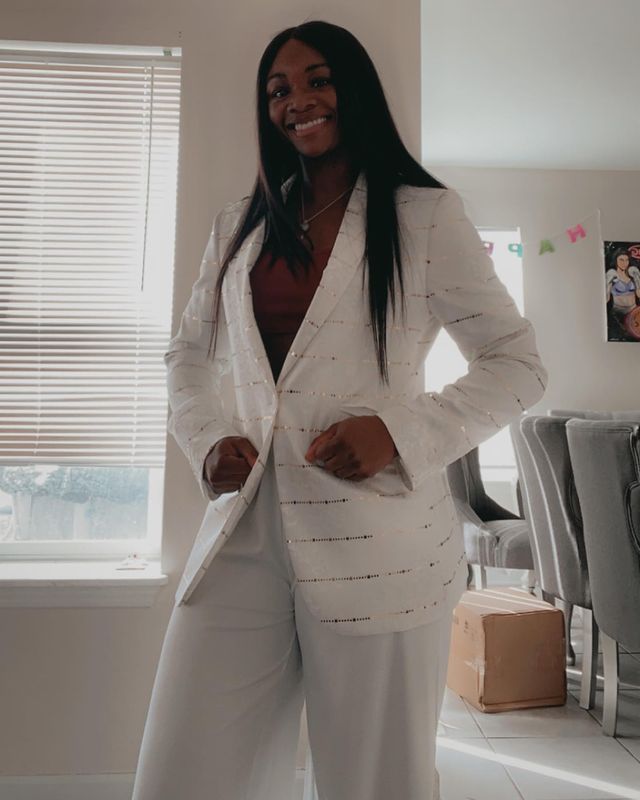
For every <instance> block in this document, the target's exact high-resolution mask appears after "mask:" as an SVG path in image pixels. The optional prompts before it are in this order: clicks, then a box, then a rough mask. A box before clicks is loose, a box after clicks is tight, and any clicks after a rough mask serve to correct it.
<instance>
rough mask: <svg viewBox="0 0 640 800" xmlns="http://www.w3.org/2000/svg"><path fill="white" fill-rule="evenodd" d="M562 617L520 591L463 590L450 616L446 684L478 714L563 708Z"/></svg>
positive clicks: (564, 672)
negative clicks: (546, 707) (553, 707)
mask: <svg viewBox="0 0 640 800" xmlns="http://www.w3.org/2000/svg"><path fill="white" fill-rule="evenodd" d="M565 664H566V661H565V635H564V615H563V613H562V611H561V610H560V609H559V608H555V606H552V605H550V604H549V603H546V602H545V601H544V600H539V599H538V598H537V597H535V596H534V595H531V594H529V593H528V592H526V591H524V590H521V589H512V588H504V589H503V588H500V589H483V590H480V591H467V592H465V593H464V594H463V596H462V599H461V600H460V603H459V604H458V605H457V606H456V608H455V609H454V612H453V627H452V631H451V650H450V654H449V669H448V673H447V686H448V687H449V688H450V689H451V690H452V691H454V692H455V693H456V694H459V695H460V696H461V697H464V698H465V700H468V701H469V702H470V703H471V705H473V706H475V708H477V709H479V710H480V711H488V712H495V711H512V710H514V709H517V708H536V707H538V706H559V705H564V703H566V700H567V676H566V670H565Z"/></svg>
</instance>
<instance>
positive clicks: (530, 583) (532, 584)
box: [527, 569, 536, 594]
mask: <svg viewBox="0 0 640 800" xmlns="http://www.w3.org/2000/svg"><path fill="white" fill-rule="evenodd" d="M527 588H528V590H529V594H534V592H535V588H536V571H535V569H528V570H527Z"/></svg>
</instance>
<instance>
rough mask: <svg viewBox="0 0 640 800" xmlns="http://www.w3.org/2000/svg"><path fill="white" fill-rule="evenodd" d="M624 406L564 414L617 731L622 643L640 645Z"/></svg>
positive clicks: (634, 504) (628, 420) (638, 508)
mask: <svg viewBox="0 0 640 800" xmlns="http://www.w3.org/2000/svg"><path fill="white" fill-rule="evenodd" d="M622 414H624V417H622V416H618V417H617V418H615V419H579V418H574V419H570V420H569V421H568V422H567V441H568V446H569V453H570V457H571V463H572V466H573V473H574V476H575V484H576V490H577V494H578V497H579V500H580V508H581V510H582V518H583V530H584V543H585V549H586V557H587V564H588V569H589V582H590V587H591V599H592V603H593V613H594V616H595V618H596V621H597V623H598V626H599V628H600V638H601V641H602V653H603V663H604V704H603V716H602V727H603V733H605V734H606V735H607V736H615V735H616V728H617V720H618V685H619V657H618V646H619V645H622V646H624V647H625V648H626V649H627V650H638V649H639V648H640V411H638V412H622ZM634 417H635V419H634Z"/></svg>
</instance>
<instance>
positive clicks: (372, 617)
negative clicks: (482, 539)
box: [320, 553, 465, 623]
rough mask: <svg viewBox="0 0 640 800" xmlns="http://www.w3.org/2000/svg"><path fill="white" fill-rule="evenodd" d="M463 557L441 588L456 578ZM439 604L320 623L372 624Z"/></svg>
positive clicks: (327, 620) (330, 619)
mask: <svg viewBox="0 0 640 800" xmlns="http://www.w3.org/2000/svg"><path fill="white" fill-rule="evenodd" d="M464 557H465V554H464V553H462V555H461V556H460V558H458V560H457V562H456V566H455V569H454V571H453V574H452V576H451V577H450V578H449V580H447V581H445V582H444V583H443V584H442V587H443V588H444V587H446V586H449V584H450V583H452V581H453V579H454V578H455V576H456V573H457V572H458V567H459V566H460V563H461V562H462V560H463V559H464ZM441 602H442V600H434V601H433V602H432V603H429V604H428V605H424V606H422V608H405V609H402V610H401V611H386V612H383V613H381V614H369V615H367V616H365V617H334V618H327V619H325V618H321V619H320V621H321V622H328V623H340V622H373V620H376V619H384V618H385V617H394V616H399V615H401V614H416V613H420V612H422V611H429V610H431V608H433V607H434V606H437V605H440V603H441Z"/></svg>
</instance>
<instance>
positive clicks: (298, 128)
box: [288, 115, 331, 137]
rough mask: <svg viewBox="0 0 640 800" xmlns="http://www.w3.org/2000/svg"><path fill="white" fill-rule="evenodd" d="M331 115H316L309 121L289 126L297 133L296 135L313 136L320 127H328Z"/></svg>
mask: <svg viewBox="0 0 640 800" xmlns="http://www.w3.org/2000/svg"><path fill="white" fill-rule="evenodd" d="M330 120H331V117H330V116H329V115H325V116H321V117H315V119H313V120H311V121H309V122H301V123H295V124H293V125H290V126H288V127H289V128H290V130H291V131H292V132H293V133H294V134H295V136H298V137H300V136H311V135H313V134H314V133H315V132H316V131H317V130H318V129H319V128H324V127H326V125H327V123H328V122H330Z"/></svg>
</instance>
